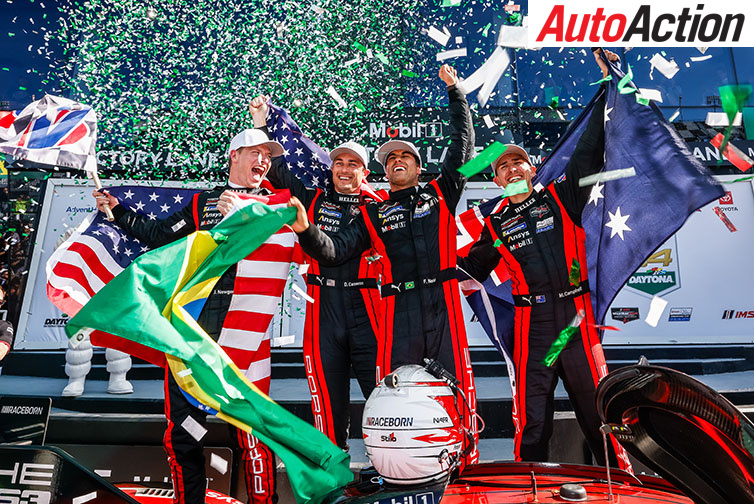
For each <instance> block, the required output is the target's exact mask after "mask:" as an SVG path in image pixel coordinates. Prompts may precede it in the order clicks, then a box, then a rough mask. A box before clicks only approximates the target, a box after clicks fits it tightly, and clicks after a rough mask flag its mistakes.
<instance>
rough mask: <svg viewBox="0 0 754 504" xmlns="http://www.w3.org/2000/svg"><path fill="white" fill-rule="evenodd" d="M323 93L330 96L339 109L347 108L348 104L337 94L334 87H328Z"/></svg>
mask: <svg viewBox="0 0 754 504" xmlns="http://www.w3.org/2000/svg"><path fill="white" fill-rule="evenodd" d="M325 92H326V93H327V94H329V95H330V96H332V98H333V100H335V102H336V103H337V104H338V105H339V106H340V108H348V104H347V103H346V101H345V100H344V99H343V98H341V96H340V95H339V94H338V92H337V91H336V90H335V88H334V87H332V86H330V87H328V88H327V90H326V91H325Z"/></svg>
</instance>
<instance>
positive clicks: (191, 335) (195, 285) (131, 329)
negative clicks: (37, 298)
mask: <svg viewBox="0 0 754 504" xmlns="http://www.w3.org/2000/svg"><path fill="white" fill-rule="evenodd" d="M295 216H296V212H295V209H293V208H282V209H278V210H273V209H271V208H270V207H268V206H266V205H263V204H261V203H256V202H255V203H252V204H250V205H248V206H246V207H244V208H241V209H240V210H238V211H236V212H234V213H233V214H231V215H230V216H228V217H227V218H225V219H224V220H223V221H221V222H220V223H219V224H218V225H217V226H215V227H214V228H213V229H211V230H210V231H198V232H196V233H193V234H192V235H190V236H189V237H186V238H183V239H181V240H178V241H176V242H173V243H170V244H168V245H166V246H164V247H161V248H159V249H155V250H152V251H150V252H147V253H146V254H143V255H142V256H140V257H138V258H137V259H136V260H135V261H134V262H133V263H131V265H129V266H128V268H126V269H125V270H124V271H123V272H122V273H121V274H120V275H118V276H117V277H115V278H114V279H113V280H112V281H110V282H109V283H108V284H106V285H105V286H104V287H103V288H102V289H101V290H100V291H99V292H98V293H97V294H96V295H95V296H94V297H93V298H92V299H91V300H90V301H89V302H88V303H87V304H86V305H84V307H83V308H82V309H81V311H79V313H78V314H77V315H76V316H75V317H73V318H72V319H71V320H70V321H69V323H68V325H67V326H66V333H67V334H68V336H69V337H73V336H74V335H77V334H80V333H81V332H82V331H87V330H91V329H95V330H101V331H105V332H107V333H110V334H113V335H115V336H118V337H120V338H124V339H126V340H129V341H132V342H135V343H138V344H140V345H143V346H147V347H150V348H152V349H155V350H158V351H160V352H164V353H165V354H167V355H169V356H172V357H173V358H169V359H168V360H169V361H170V362H171V367H172V366H173V365H174V364H175V363H176V359H179V360H180V361H182V363H183V365H185V366H186V367H187V368H188V369H190V370H191V377H192V379H193V382H192V383H193V384H194V388H193V390H187V392H188V393H189V394H191V395H193V396H194V397H196V398H198V396H201V397H204V398H205V399H206V400H207V401H208V402H210V401H214V404H211V405H210V404H208V406H210V407H214V408H215V409H218V410H219V411H220V413H218V416H219V417H220V418H224V419H226V420H228V421H229V422H231V423H233V424H234V425H236V426H240V427H241V428H244V430H247V431H249V432H253V434H254V435H255V436H257V437H259V439H261V440H262V441H263V442H264V443H267V444H268V445H269V446H270V448H271V449H272V450H273V451H274V452H275V453H276V454H277V455H278V456H279V457H280V459H281V460H282V461H283V463H284V464H285V465H286V468H287V472H288V477H289V480H290V482H291V487H292V488H293V492H294V494H295V497H296V502H297V503H299V504H304V503H313V504H316V503H320V502H323V501H325V500H326V499H328V498H329V496H330V494H331V493H332V492H334V491H337V490H338V489H339V488H342V487H343V486H345V485H346V484H348V483H350V482H351V481H352V480H353V475H352V473H351V471H350V464H349V461H350V457H349V456H348V454H346V453H344V452H343V451H342V450H341V449H340V448H338V447H337V446H335V445H334V444H333V443H332V442H330V440H329V439H328V438H327V436H325V435H324V434H322V433H321V432H320V431H318V430H317V429H315V428H314V427H312V426H311V425H309V424H308V423H307V422H305V421H303V420H301V419H299V418H298V417H296V416H295V415H293V414H292V413H290V412H288V411H287V410H285V409H284V408H282V407H280V406H279V405H277V404H276V403H274V402H273V401H272V400H271V399H269V397H267V396H266V395H264V394H262V393H261V392H259V391H258V389H256V387H254V386H253V385H252V384H251V383H250V382H249V381H248V380H247V379H246V378H245V377H244V376H243V374H242V373H241V372H240V371H239V369H238V368H237V367H236V365H235V364H233V362H232V361H231V360H230V358H229V357H228V356H227V355H226V354H225V352H224V351H223V350H222V348H220V346H219V345H218V344H217V343H216V342H215V341H213V340H212V339H211V338H210V337H209V336H208V335H207V333H206V332H205V331H204V330H203V329H202V328H201V327H199V325H198V324H197V323H196V321H195V320H194V319H192V318H191V317H190V316H189V315H188V312H186V311H185V310H184V309H183V305H185V304H187V303H189V302H191V301H192V300H196V299H200V298H198V297H197V296H200V295H206V293H207V292H208V291H209V290H211V288H210V287H211V286H212V285H214V283H216V282H217V280H218V279H219V277H220V276H221V275H222V274H223V273H224V272H225V270H227V269H228V268H229V267H231V266H233V265H235V264H236V263H238V261H240V260H241V259H243V258H244V257H246V256H248V255H249V254H250V253H251V252H252V251H253V250H255V249H256V248H257V247H259V246H260V245H261V244H262V243H263V242H264V241H265V240H266V239H267V238H268V237H270V236H271V235H272V234H274V233H275V232H276V231H277V230H279V229H280V228H281V227H282V226H283V225H284V224H286V223H291V222H293V221H294V220H295ZM176 258H180V259H179V260H176ZM202 293H203V294H202ZM114 299H117V303H114V302H113V300H114ZM163 313H164V314H165V315H163Z"/></svg>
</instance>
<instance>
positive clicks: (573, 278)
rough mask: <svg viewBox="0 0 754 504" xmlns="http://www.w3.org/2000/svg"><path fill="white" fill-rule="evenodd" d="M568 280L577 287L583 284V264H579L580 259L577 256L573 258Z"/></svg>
mask: <svg viewBox="0 0 754 504" xmlns="http://www.w3.org/2000/svg"><path fill="white" fill-rule="evenodd" d="M568 281H569V282H571V285H574V286H576V287H578V286H579V285H580V284H581V264H579V261H577V260H576V258H575V257H574V258H573V262H571V272H570V274H569V275H568Z"/></svg>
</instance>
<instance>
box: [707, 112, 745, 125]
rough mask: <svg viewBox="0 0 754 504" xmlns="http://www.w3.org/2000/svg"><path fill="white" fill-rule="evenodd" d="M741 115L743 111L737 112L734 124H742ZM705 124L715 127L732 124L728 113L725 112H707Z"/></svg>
mask: <svg viewBox="0 0 754 504" xmlns="http://www.w3.org/2000/svg"><path fill="white" fill-rule="evenodd" d="M741 117H742V114H741V112H739V113H737V114H736V117H734V118H733V126H741ZM704 124H706V125H707V126H713V127H723V126H730V121H729V120H728V114H726V113H725V112H707V118H706V119H705V120H704Z"/></svg>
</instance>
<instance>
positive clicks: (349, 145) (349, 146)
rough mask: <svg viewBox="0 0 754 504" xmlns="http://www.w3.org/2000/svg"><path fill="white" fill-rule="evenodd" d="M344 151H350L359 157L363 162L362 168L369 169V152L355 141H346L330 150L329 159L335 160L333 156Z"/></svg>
mask: <svg viewBox="0 0 754 504" xmlns="http://www.w3.org/2000/svg"><path fill="white" fill-rule="evenodd" d="M344 152H350V153H351V154H353V155H354V156H356V157H357V158H359V159H361V161H362V162H363V163H364V168H367V169H369V154H367V150H366V149H365V148H364V146H363V145H361V144H357V143H356V142H346V143H342V144H340V145H338V146H337V147H335V148H334V149H333V150H331V151H330V160H331V161H335V158H336V157H338V156H340V155H341V154H343V153H344Z"/></svg>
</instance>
